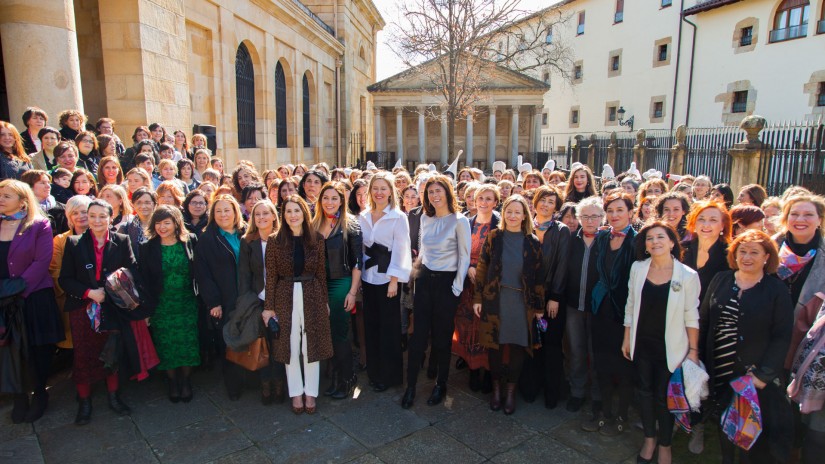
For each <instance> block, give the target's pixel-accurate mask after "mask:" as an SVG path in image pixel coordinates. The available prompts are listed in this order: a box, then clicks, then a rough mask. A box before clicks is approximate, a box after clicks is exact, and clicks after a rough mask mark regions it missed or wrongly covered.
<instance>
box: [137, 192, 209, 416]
mask: <svg viewBox="0 0 825 464" xmlns="http://www.w3.org/2000/svg"><path fill="white" fill-rule="evenodd" d="M146 231H147V235H148V238H149V240H148V241H147V242H145V243H143V244H141V245H140V248H141V252H140V262H139V266H140V272H141V276H142V277H143V281H144V285H145V288H146V292H145V293H144V306H145V307H146V308H147V309H150V310H152V312H153V313H154V315H153V316H152V338H153V340H154V342H155V348H156V349H157V352H158V357H159V358H160V364H159V365H158V369H159V370H162V371H166V376H167V378H168V381H169V401H171V402H173V403H177V402H178V401H183V402H184V403H188V402H190V401H192V384H191V382H190V379H189V377H190V375H191V374H192V367H193V366H197V365H198V364H200V355H199V353H198V350H199V343H198V300H197V297H196V296H195V286H194V273H193V263H194V258H195V246H196V245H197V242H198V239H197V237H195V235H194V234H190V233H189V232H187V230H186V227H185V226H184V225H183V215H181V212H180V210H179V209H178V208H175V207H172V206H168V205H162V206H158V208H157V209H156V210H155V212H154V213H152V217H151V219H150V220H149V224H148V227H147V228H146Z"/></svg>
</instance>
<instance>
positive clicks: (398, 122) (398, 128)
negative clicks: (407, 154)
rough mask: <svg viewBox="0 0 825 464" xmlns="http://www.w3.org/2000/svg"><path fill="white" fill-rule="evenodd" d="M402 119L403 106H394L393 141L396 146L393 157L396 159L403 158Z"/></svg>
mask: <svg viewBox="0 0 825 464" xmlns="http://www.w3.org/2000/svg"><path fill="white" fill-rule="evenodd" d="M403 119H404V107H403V106H396V107H395V141H396V143H397V144H398V148H397V149H396V150H395V159H397V160H402V163H403V160H404V127H403Z"/></svg>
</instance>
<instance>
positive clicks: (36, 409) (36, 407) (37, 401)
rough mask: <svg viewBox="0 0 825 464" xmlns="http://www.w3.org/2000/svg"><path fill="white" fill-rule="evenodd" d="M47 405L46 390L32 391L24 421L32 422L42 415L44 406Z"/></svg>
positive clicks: (47, 394) (47, 395) (44, 410)
mask: <svg viewBox="0 0 825 464" xmlns="http://www.w3.org/2000/svg"><path fill="white" fill-rule="evenodd" d="M48 406H49V393H48V392H47V391H46V390H42V391H39V392H34V396H32V403H31V406H30V407H29V412H28V414H26V422H34V421H36V420H37V419H40V418H41V417H43V413H45V412H46V408H47V407H48Z"/></svg>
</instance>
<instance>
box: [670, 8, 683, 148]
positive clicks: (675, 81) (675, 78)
mask: <svg viewBox="0 0 825 464" xmlns="http://www.w3.org/2000/svg"><path fill="white" fill-rule="evenodd" d="M684 10H685V0H682V1H681V4H680V5H679V12H680V13H679V39H678V41H677V42H676V73H675V75H674V76H673V102H672V105H671V107H670V133H671V134H672V133H673V125H674V124H675V121H676V92H677V91H678V86H679V64H680V63H681V61H682V21H681V19H682V13H681V12H682V11H684Z"/></svg>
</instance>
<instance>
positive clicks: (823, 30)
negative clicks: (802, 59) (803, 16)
mask: <svg viewBox="0 0 825 464" xmlns="http://www.w3.org/2000/svg"><path fill="white" fill-rule="evenodd" d="M816 33H817V34H825V19H820V20H819V22H817V23H816Z"/></svg>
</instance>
